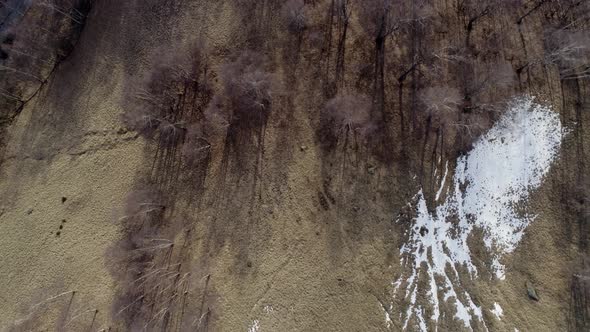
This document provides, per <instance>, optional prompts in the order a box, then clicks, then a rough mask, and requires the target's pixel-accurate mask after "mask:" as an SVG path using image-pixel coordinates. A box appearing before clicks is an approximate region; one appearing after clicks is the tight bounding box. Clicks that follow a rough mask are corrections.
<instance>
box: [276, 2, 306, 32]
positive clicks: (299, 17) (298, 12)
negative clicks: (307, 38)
mask: <svg viewBox="0 0 590 332" xmlns="http://www.w3.org/2000/svg"><path fill="white" fill-rule="evenodd" d="M282 14H283V17H284V19H285V22H286V24H287V28H288V29H289V31H290V32H291V33H294V34H297V33H301V32H302V31H303V30H305V28H306V27H307V17H306V15H305V2H304V1H303V0H288V1H287V2H285V4H284V5H283V8H282Z"/></svg>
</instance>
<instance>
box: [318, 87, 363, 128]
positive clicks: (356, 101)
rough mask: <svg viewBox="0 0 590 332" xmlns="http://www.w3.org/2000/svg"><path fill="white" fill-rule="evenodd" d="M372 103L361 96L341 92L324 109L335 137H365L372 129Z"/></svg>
mask: <svg viewBox="0 0 590 332" xmlns="http://www.w3.org/2000/svg"><path fill="white" fill-rule="evenodd" d="M370 113H371V101H370V99H369V98H368V97H367V96H365V95H361V94H356V93H346V92H340V93H339V94H338V95H336V96H335V97H334V98H332V99H330V100H329V101H328V102H327V103H326V106H325V107H324V114H325V116H326V118H327V120H328V122H329V130H330V131H331V133H332V135H333V136H335V137H338V136H341V135H345V136H347V135H349V134H353V135H364V134H365V133H367V130H368V129H369V128H370V127H371V124H372V121H371V116H370Z"/></svg>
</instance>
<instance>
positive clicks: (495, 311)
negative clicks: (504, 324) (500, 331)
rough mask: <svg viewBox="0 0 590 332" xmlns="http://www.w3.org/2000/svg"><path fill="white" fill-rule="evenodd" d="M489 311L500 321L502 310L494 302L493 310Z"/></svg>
mask: <svg viewBox="0 0 590 332" xmlns="http://www.w3.org/2000/svg"><path fill="white" fill-rule="evenodd" d="M490 311H491V312H492V313H493V314H494V315H495V316H496V318H498V320H502V316H503V315H504V310H502V307H500V305H499V304H498V302H494V309H490Z"/></svg>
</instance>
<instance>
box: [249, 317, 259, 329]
mask: <svg viewBox="0 0 590 332" xmlns="http://www.w3.org/2000/svg"><path fill="white" fill-rule="evenodd" d="M259 331H260V321H259V320H258V319H255V320H254V321H252V325H250V327H249V328H248V332H259Z"/></svg>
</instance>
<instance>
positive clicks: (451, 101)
mask: <svg viewBox="0 0 590 332" xmlns="http://www.w3.org/2000/svg"><path fill="white" fill-rule="evenodd" d="M419 99H420V102H421V104H422V106H423V107H424V110H425V111H426V114H428V116H429V117H431V118H432V119H433V120H434V121H436V122H438V123H439V124H441V125H443V126H446V125H448V124H449V123H453V122H456V120H457V113H458V111H459V109H460V108H461V106H462V105H463V96H462V95H461V92H460V91H459V89H457V88H454V87H450V86H433V87H429V88H425V89H423V90H422V91H420V94H419Z"/></svg>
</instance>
